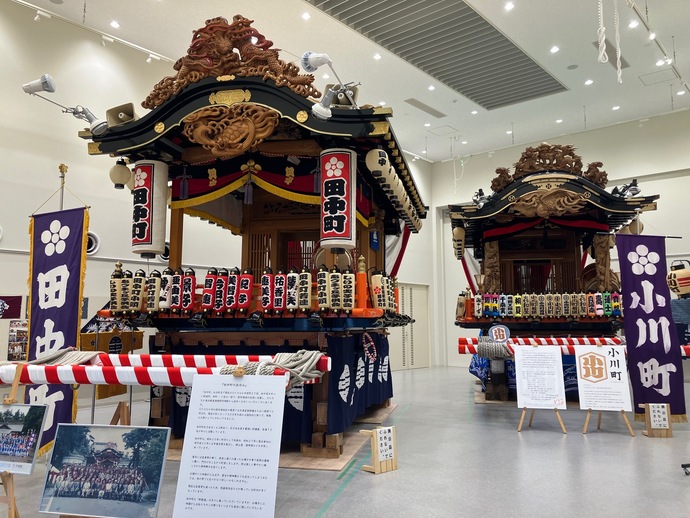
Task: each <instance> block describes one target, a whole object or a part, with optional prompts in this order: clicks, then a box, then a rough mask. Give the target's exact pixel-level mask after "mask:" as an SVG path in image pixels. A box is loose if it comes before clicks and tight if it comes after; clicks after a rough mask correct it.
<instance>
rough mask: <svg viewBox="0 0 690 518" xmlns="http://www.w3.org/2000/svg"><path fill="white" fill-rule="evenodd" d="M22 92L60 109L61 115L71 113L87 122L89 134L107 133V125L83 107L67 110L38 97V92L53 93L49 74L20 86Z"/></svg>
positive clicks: (52, 82)
mask: <svg viewBox="0 0 690 518" xmlns="http://www.w3.org/2000/svg"><path fill="white" fill-rule="evenodd" d="M22 90H24V92H26V93H27V94H31V95H34V96H36V97H39V98H41V99H43V100H44V101H48V102H49V103H52V104H55V105H56V106H59V107H60V108H62V113H71V114H72V115H74V116H75V117H76V118H77V119H81V120H83V121H86V122H88V123H89V125H90V126H89V129H90V130H91V133H92V134H93V135H96V136H98V135H102V134H103V133H105V132H106V131H108V123H107V122H106V121H104V120H101V119H97V118H96V116H95V115H94V114H93V113H91V111H90V110H89V109H88V108H84V107H83V106H79V105H77V106H75V107H74V108H68V107H67V106H63V105H62V104H60V103H56V102H55V101H53V100H51V99H48V98H47V97H43V96H42V95H38V92H48V93H53V92H54V91H55V82H54V81H53V78H52V77H50V75H49V74H43V75H42V76H41V77H39V78H38V79H35V80H33V81H31V82H29V83H26V84H24V85H22Z"/></svg>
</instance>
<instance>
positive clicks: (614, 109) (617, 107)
mask: <svg viewBox="0 0 690 518" xmlns="http://www.w3.org/2000/svg"><path fill="white" fill-rule="evenodd" d="M611 109H612V110H613V111H614V112H615V111H617V110H620V109H621V107H620V106H614V107H613V108H611Z"/></svg>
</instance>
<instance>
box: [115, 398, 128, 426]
mask: <svg viewBox="0 0 690 518" xmlns="http://www.w3.org/2000/svg"><path fill="white" fill-rule="evenodd" d="M110 424H121V425H123V426H129V425H131V424H132V412H131V411H130V408H129V405H128V404H127V403H125V402H124V401H120V402H119V403H118V404H117V408H116V409H115V413H114V414H113V417H112V419H111V420H110Z"/></svg>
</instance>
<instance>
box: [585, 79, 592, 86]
mask: <svg viewBox="0 0 690 518" xmlns="http://www.w3.org/2000/svg"><path fill="white" fill-rule="evenodd" d="M592 83H594V81H592V80H591V79H587V81H585V86H589V85H591V84H592Z"/></svg>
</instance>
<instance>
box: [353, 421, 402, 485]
mask: <svg viewBox="0 0 690 518" xmlns="http://www.w3.org/2000/svg"><path fill="white" fill-rule="evenodd" d="M384 428H385V427H382V426H378V427H377V428H376V429H377V430H378V429H384ZM390 428H391V430H392V451H393V458H390V459H383V460H381V459H379V447H380V444H379V443H378V440H377V433H376V430H360V431H359V433H362V434H364V435H369V436H370V437H371V459H372V464H373V466H369V465H364V466H362V470H364V471H368V472H369V473H375V474H377V475H378V474H379V473H385V472H387V471H394V470H396V469H398V453H397V447H398V442H397V438H396V434H395V426H391V427H390Z"/></svg>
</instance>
